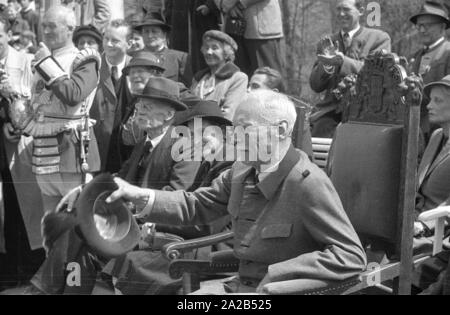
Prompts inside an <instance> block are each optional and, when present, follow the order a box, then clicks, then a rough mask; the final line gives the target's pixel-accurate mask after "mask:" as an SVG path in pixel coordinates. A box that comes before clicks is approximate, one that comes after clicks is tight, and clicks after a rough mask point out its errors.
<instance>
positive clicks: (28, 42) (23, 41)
mask: <svg viewBox="0 0 450 315" xmlns="http://www.w3.org/2000/svg"><path fill="white" fill-rule="evenodd" d="M17 47H18V50H19V51H21V52H24V53H26V54H30V55H34V54H35V53H36V51H37V48H36V35H34V33H33V32H32V31H25V32H23V33H22V34H20V38H19V44H18V45H17Z"/></svg>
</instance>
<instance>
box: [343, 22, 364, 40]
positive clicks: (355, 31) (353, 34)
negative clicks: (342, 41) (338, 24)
mask: <svg viewBox="0 0 450 315" xmlns="http://www.w3.org/2000/svg"><path fill="white" fill-rule="evenodd" d="M360 29H361V25H358V27H357V28H355V29H354V30H352V31H350V32H344V31H341V34H342V37H344V34H345V33H348V36H349V37H350V39H352V40H353V37H354V36H355V35H356V33H358V31H359V30H360Z"/></svg>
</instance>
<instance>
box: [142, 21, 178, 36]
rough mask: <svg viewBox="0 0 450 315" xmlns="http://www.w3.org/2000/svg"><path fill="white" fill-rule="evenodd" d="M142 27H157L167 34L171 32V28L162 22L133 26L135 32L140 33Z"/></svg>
mask: <svg viewBox="0 0 450 315" xmlns="http://www.w3.org/2000/svg"><path fill="white" fill-rule="evenodd" d="M144 26H158V27H160V28H162V29H163V30H164V31H165V32H167V33H168V32H170V31H172V26H170V25H168V24H165V23H164V22H158V21H149V22H144V23H140V24H137V25H135V26H134V29H135V30H137V31H142V29H143V28H144Z"/></svg>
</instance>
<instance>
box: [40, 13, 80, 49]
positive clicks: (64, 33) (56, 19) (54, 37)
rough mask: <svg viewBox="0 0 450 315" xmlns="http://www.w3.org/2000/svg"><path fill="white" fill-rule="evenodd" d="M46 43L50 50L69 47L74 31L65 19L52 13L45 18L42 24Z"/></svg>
mask: <svg viewBox="0 0 450 315" xmlns="http://www.w3.org/2000/svg"><path fill="white" fill-rule="evenodd" d="M42 29H43V34H44V43H45V45H47V47H48V48H50V50H55V49H59V48H62V47H65V46H67V45H68V44H69V43H70V42H71V41H72V34H73V29H72V27H69V26H68V25H67V23H66V21H65V20H64V17H61V16H58V15H57V14H56V13H55V12H50V14H46V15H45V16H44V20H43V22H42Z"/></svg>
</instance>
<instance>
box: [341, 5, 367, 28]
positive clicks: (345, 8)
mask: <svg viewBox="0 0 450 315" xmlns="http://www.w3.org/2000/svg"><path fill="white" fill-rule="evenodd" d="M355 1H356V0H339V1H338V3H337V6H336V15H337V22H338V24H339V26H340V28H341V29H342V30H343V31H344V32H348V31H351V30H354V29H355V28H356V27H357V25H358V24H359V19H360V18H361V16H362V15H363V13H364V9H361V8H357V7H356V5H355Z"/></svg>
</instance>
